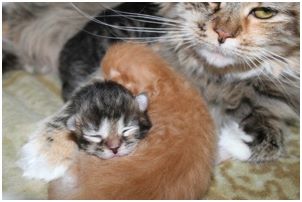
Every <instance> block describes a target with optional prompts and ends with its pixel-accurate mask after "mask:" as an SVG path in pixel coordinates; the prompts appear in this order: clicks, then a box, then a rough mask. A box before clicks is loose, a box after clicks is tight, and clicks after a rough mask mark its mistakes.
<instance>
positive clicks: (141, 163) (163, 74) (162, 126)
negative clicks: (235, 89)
mask: <svg viewBox="0 0 302 202" xmlns="http://www.w3.org/2000/svg"><path fill="white" fill-rule="evenodd" d="M102 68H103V71H104V75H105V78H106V79H113V80H114V81H116V82H118V83H120V84H122V85H124V86H127V85H128V86H130V90H131V91H132V93H134V94H137V93H138V92H146V93H147V94H148V97H149V99H150V104H149V107H148V114H149V116H150V119H151V122H152V125H153V126H152V128H151V130H150V131H149V133H148V136H147V137H146V138H145V139H143V140H142V141H141V142H140V143H139V144H138V147H137V150H136V151H135V152H134V153H132V154H130V155H128V156H124V157H120V158H115V159H112V160H105V161H102V160H100V159H97V158H94V157H92V156H87V155H86V154H85V153H81V155H80V156H79V157H78V160H77V162H76V163H75V164H74V165H73V167H72V169H71V170H70V172H69V173H68V174H67V175H66V177H64V178H63V179H61V180H58V181H55V182H53V183H51V185H50V189H49V198H51V199H200V198H202V196H204V194H205V193H206V191H207V189H208V186H209V183H210V179H211V172H212V169H213V166H214V157H215V147H216V143H215V134H214V126H213V123H212V119H211V117H210V115H209V113H208V111H207V108H206V106H205V104H204V102H203V100H202V99H201V97H200V95H199V93H198V91H197V90H195V89H194V88H192V87H191V85H190V84H189V83H187V82H186V81H185V80H184V78H182V77H181V76H179V75H178V74H176V73H175V72H173V71H172V70H171V68H170V67H169V66H168V65H167V63H166V62H165V61H164V60H163V59H161V58H160V56H158V55H157V54H155V53H154V52H153V51H152V50H151V49H150V48H148V47H146V46H143V45H137V44H127V43H126V44H117V45H114V46H113V47H112V48H110V49H109V50H108V52H107V54H106V55H105V57H104V60H103V62H102ZM70 178H71V179H72V181H71V182H72V183H70Z"/></svg>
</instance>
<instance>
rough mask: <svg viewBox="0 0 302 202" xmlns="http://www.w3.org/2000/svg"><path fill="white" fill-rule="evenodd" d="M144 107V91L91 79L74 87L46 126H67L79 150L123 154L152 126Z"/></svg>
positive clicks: (60, 127) (108, 155)
mask: <svg viewBox="0 0 302 202" xmlns="http://www.w3.org/2000/svg"><path fill="white" fill-rule="evenodd" d="M147 106H148V98H147V96H146V95H145V94H143V93H142V94H139V95H137V96H136V97H134V96H133V95H132V94H131V92H130V91H129V90H127V89H126V88H125V87H123V86H122V85H120V84H118V83H115V82H113V81H104V82H100V81H94V82H93V83H90V84H87V85H85V86H84V87H82V88H80V89H79V90H77V91H76V92H75V93H74V95H73V96H72V97H71V99H70V101H69V102H67V103H66V104H65V105H64V107H63V110H61V112H60V113H59V114H58V115H56V116H55V117H54V118H53V119H52V121H49V122H48V123H47V126H46V127H47V130H54V129H60V130H62V128H67V129H68V130H70V131H71V132H72V134H73V135H74V136H75V140H76V142H77V144H78V146H79V148H80V149H83V150H84V151H85V152H87V153H89V154H92V155H96V156H98V157H100V158H102V159H109V158H112V157H115V156H124V155H127V154H129V153H130V152H132V151H133V150H134V149H135V147H136V145H137V144H138V142H139V141H140V140H141V139H143V138H144V137H145V136H146V134H147V132H148V131H149V129H150V128H151V122H150V120H149V117H148V114H147ZM51 139H52V138H51V137H50V139H49V141H50V142H51V141H52V140H51ZM52 144H54V143H52Z"/></svg>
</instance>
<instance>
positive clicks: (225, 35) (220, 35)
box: [214, 28, 234, 44]
mask: <svg viewBox="0 0 302 202" xmlns="http://www.w3.org/2000/svg"><path fill="white" fill-rule="evenodd" d="M214 31H215V32H216V33H217V34H218V42H219V43H220V44H222V43H224V42H225V40H226V39H227V38H232V37H234V36H233V34H232V33H229V32H226V31H224V30H223V29H220V28H215V29H214Z"/></svg>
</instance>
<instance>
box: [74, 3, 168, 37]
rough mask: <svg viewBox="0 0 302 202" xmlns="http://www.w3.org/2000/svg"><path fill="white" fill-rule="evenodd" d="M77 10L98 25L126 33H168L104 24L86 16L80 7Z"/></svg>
mask: <svg viewBox="0 0 302 202" xmlns="http://www.w3.org/2000/svg"><path fill="white" fill-rule="evenodd" d="M74 8H75V9H77V11H78V12H80V13H81V14H82V15H83V16H85V17H87V18H88V19H89V20H91V21H93V22H95V23H98V24H101V25H104V26H107V27H111V28H115V29H120V30H124V31H132V32H142V31H143V32H152V33H167V32H166V31H162V30H156V31H154V30H144V28H143V27H138V28H137V27H133V28H131V29H129V28H127V27H126V26H118V25H111V24H108V23H106V22H103V21H100V20H98V19H96V18H94V17H92V16H90V15H88V14H86V13H85V12H83V11H82V10H81V9H79V8H78V7H76V6H74ZM160 24H164V23H160Z"/></svg>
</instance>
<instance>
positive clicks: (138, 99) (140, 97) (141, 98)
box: [135, 93, 148, 112]
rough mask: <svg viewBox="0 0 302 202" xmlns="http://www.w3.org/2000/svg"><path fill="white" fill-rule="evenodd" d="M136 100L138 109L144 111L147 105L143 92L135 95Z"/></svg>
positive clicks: (146, 98)
mask: <svg viewBox="0 0 302 202" xmlns="http://www.w3.org/2000/svg"><path fill="white" fill-rule="evenodd" d="M135 100H136V102H137V103H138V106H139V110H140V111H142V112H143V111H146V110H147V107H148V97H147V95H146V94H145V93H141V94H139V95H138V96H136V97H135Z"/></svg>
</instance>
